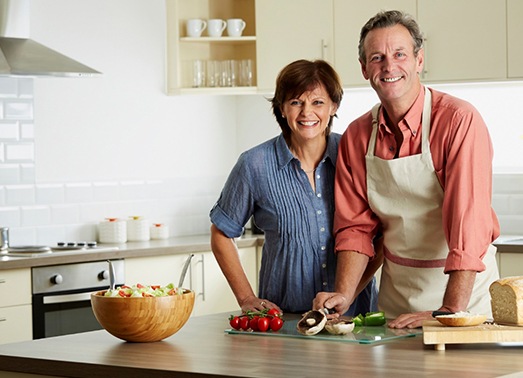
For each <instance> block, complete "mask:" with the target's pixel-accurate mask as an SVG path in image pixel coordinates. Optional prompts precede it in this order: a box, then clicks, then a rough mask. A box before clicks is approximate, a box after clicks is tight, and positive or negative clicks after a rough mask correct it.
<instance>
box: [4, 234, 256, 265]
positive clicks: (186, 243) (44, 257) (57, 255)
mask: <svg viewBox="0 0 523 378" xmlns="http://www.w3.org/2000/svg"><path fill="white" fill-rule="evenodd" d="M262 243H263V236H262V235H252V234H245V235H244V236H242V237H241V238H238V239H236V244H237V245H238V247H239V248H248V247H252V246H257V245H261V244H262ZM98 246H99V247H117V248H118V249H117V250H105V251H96V250H94V251H88V250H87V251H69V252H53V253H45V254H40V255H38V256H35V257H9V256H8V255H5V254H2V255H0V270H4V269H17V268H31V267H35V266H46V265H57V264H71V263H76V262H87V261H101V260H107V259H122V258H131V257H140V256H145V255H147V256H160V255H172V254H184V253H198V252H209V251H210V250H211V243H210V235H196V236H184V237H176V238H169V239H165V240H150V241H146V242H128V243H122V244H99V245H98Z"/></svg>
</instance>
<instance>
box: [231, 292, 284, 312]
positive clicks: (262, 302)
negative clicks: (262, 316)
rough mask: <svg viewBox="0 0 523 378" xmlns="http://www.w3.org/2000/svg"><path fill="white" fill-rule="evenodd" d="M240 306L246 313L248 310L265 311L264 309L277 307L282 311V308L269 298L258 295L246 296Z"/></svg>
mask: <svg viewBox="0 0 523 378" xmlns="http://www.w3.org/2000/svg"><path fill="white" fill-rule="evenodd" d="M240 307H241V309H242V312H244V313H246V312H247V311H263V310H264V309H266V308H268V309H271V308H275V309H276V310H278V311H279V312H280V314H281V313H283V312H282V310H281V309H280V308H279V307H278V306H277V305H276V304H274V303H272V302H271V301H269V300H267V299H261V298H258V297H256V296H250V297H247V298H245V299H244V300H242V301H241V303H240Z"/></svg>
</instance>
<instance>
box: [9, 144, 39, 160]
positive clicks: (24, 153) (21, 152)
mask: <svg viewBox="0 0 523 378" xmlns="http://www.w3.org/2000/svg"><path fill="white" fill-rule="evenodd" d="M5 157H6V162H14V161H31V162H32V161H34V143H17V144H11V143H9V144H6V145H5Z"/></svg>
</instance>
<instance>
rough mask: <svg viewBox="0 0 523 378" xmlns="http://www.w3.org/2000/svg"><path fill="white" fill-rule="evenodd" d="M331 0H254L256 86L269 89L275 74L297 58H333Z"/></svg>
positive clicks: (271, 89) (271, 86)
mask: <svg viewBox="0 0 523 378" xmlns="http://www.w3.org/2000/svg"><path fill="white" fill-rule="evenodd" d="M332 14H333V1H332V0H327V1H322V2H321V3H319V2H318V1H314V0H284V1H282V0H261V1H260V0H257V1H256V39H257V43H256V56H257V57H258V90H259V91H261V92H271V93H272V91H273V89H274V84H275V81H276V76H277V75H278V73H279V72H280V70H281V69H282V68H283V67H284V66H285V65H287V64H289V63H291V62H292V61H294V60H297V59H319V58H322V59H325V60H327V61H329V62H331V63H332V62H333V53H334V36H333V27H332Z"/></svg>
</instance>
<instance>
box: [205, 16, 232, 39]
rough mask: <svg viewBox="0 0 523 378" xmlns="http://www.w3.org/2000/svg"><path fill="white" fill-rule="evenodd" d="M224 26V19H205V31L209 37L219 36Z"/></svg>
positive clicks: (225, 25) (225, 24)
mask: <svg viewBox="0 0 523 378" xmlns="http://www.w3.org/2000/svg"><path fill="white" fill-rule="evenodd" d="M226 27H227V23H226V22H225V21H224V20H220V19H217V18H215V19H212V20H209V21H207V33H208V34H209V37H221V36H222V33H223V31H224V30H225V28H226Z"/></svg>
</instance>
